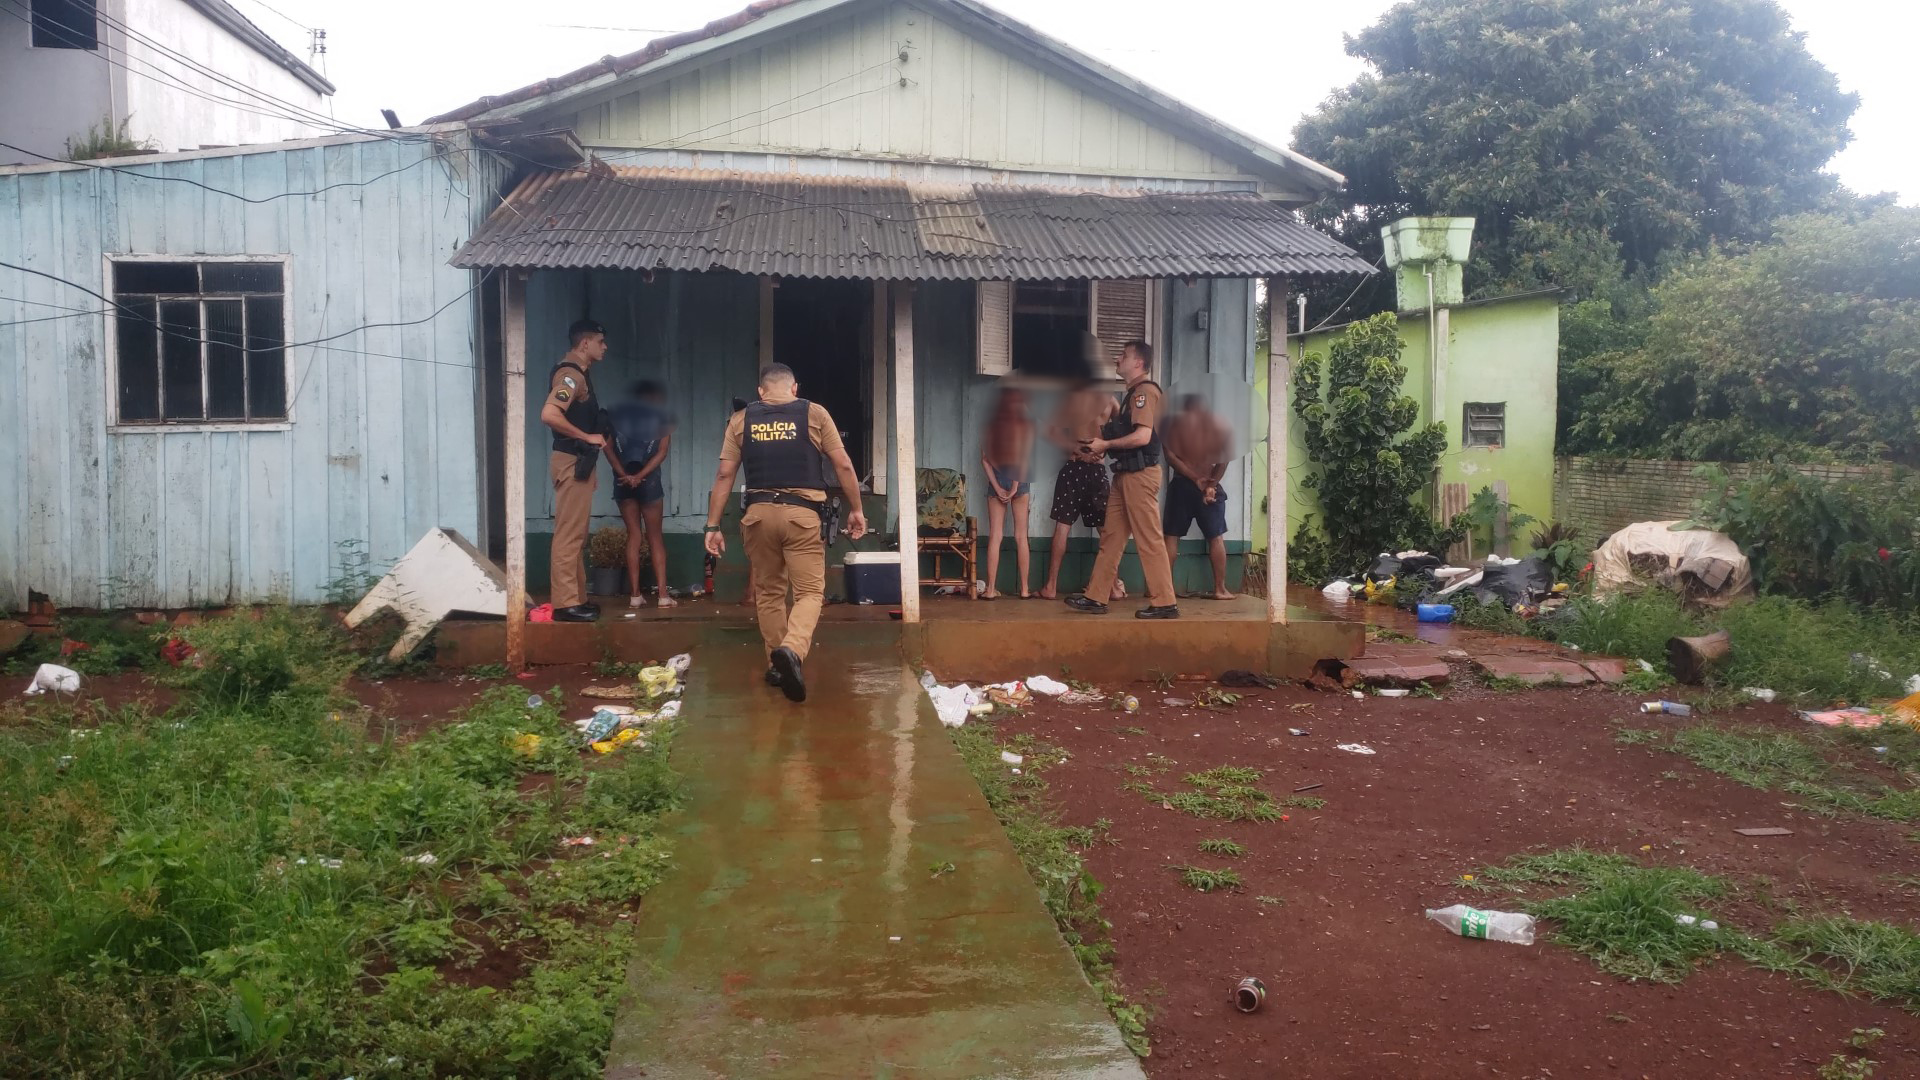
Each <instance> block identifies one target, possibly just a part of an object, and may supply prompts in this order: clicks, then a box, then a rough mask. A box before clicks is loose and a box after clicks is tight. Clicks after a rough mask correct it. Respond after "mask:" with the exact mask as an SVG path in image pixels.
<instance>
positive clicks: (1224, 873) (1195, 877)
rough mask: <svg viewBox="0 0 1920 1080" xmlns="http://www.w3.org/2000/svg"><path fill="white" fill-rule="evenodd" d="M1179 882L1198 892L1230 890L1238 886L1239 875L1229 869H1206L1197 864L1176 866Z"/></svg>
mask: <svg viewBox="0 0 1920 1080" xmlns="http://www.w3.org/2000/svg"><path fill="white" fill-rule="evenodd" d="M1172 869H1175V870H1178V871H1180V882H1181V884H1183V885H1185V886H1186V887H1187V888H1189V889H1197V890H1199V891H1200V892H1231V891H1233V890H1235V889H1238V888H1239V887H1240V875H1239V874H1236V873H1234V872H1233V871H1231V870H1208V869H1206V868H1204V867H1199V866H1176V867H1173V868H1172Z"/></svg>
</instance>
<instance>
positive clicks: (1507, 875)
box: [1481, 848, 1731, 982]
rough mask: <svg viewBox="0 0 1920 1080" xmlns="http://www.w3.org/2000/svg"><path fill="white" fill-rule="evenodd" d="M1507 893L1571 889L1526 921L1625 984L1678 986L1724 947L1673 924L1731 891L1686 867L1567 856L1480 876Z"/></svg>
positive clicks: (1715, 936) (1709, 934) (1516, 863)
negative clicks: (1550, 926)
mask: <svg viewBox="0 0 1920 1080" xmlns="http://www.w3.org/2000/svg"><path fill="white" fill-rule="evenodd" d="M1481 877H1482V878H1483V879H1484V880H1486V881H1487V882H1492V883H1498V884H1505V885H1519V886H1527V885H1549V886H1570V887H1571V888H1572V891H1571V892H1566V893H1563V894H1560V895H1555V896H1551V897H1547V898H1544V899H1533V900H1528V901H1526V902H1525V903H1524V905H1523V906H1524V907H1525V909H1526V911H1527V912H1528V913H1529V914H1532V915H1534V916H1537V917H1539V918H1543V919H1552V920H1554V922H1555V923H1556V924H1557V927H1556V929H1555V930H1554V932H1553V937H1552V940H1553V941H1555V942H1556V943H1558V944H1562V945H1566V946H1568V947H1569V948H1572V949H1574V950H1576V951H1577V952H1580V953H1582V954H1584V955H1586V956H1588V957H1590V958H1592V960H1593V961H1594V963H1595V964H1597V965H1599V967H1600V969H1601V970H1602V971H1606V972H1608V973H1610V974H1613V975H1617V976H1619V977H1621V978H1623V979H1631V980H1640V979H1646V980H1649V981H1652V982H1679V981H1680V980H1681V979H1683V978H1685V977H1686V976H1687V975H1688V974H1690V973H1691V972H1692V971H1693V970H1694V968H1695V967H1696V966H1698V965H1700V964H1702V963H1705V962H1707V961H1708V960H1710V959H1711V958H1713V957H1714V956H1716V955H1718V954H1719V953H1720V952H1722V951H1723V950H1725V949H1726V948H1728V947H1729V944H1730V940H1731V939H1730V938H1729V936H1727V935H1726V934H1725V932H1724V931H1711V930H1703V929H1701V928H1700V927H1698V926H1687V925H1683V924H1681V923H1678V922H1676V921H1675V920H1674V916H1675V915H1681V914H1693V915H1699V914H1701V913H1702V911H1703V906H1702V905H1704V904H1706V903H1708V902H1709V901H1714V900H1718V899H1721V898H1722V897H1724V896H1725V895H1726V894H1727V893H1728V892H1729V891H1730V886H1729V885H1728V883H1727V882H1726V881H1724V880H1722V879H1720V878H1716V877H1710V876H1708V875H1705V874H1701V873H1699V872H1697V871H1694V870H1690V869H1688V868H1686V867H1673V866H1642V865H1640V864H1639V863H1636V862H1634V861H1633V860H1632V859H1629V858H1627V857H1626V856H1624V855H1609V854H1603V853H1600V852H1594V851H1588V850H1586V849H1584V848H1568V849H1565V850H1562V851H1554V852H1548V853H1546V854H1542V855H1521V856H1517V857H1515V858H1513V859H1510V860H1508V861H1507V862H1506V863H1505V864H1503V865H1501V866H1491V867H1488V868H1486V869H1485V870H1483V871H1482V872H1481Z"/></svg>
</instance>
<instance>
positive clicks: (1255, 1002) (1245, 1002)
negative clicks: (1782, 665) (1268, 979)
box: [1233, 975, 1267, 1013]
mask: <svg viewBox="0 0 1920 1080" xmlns="http://www.w3.org/2000/svg"><path fill="white" fill-rule="evenodd" d="M1266 1003H1267V984H1266V983H1263V982H1261V981H1260V980H1259V979H1256V978H1254V977H1253V976H1251V975H1249V976H1247V977H1246V978H1244V979H1241V980H1240V982H1239V984H1238V985H1236V986H1235V987H1234V988H1233V1007H1234V1008H1236V1009H1239V1010H1240V1011H1241V1012H1243V1013H1253V1012H1259V1011H1260V1006H1262V1005H1265V1004H1266Z"/></svg>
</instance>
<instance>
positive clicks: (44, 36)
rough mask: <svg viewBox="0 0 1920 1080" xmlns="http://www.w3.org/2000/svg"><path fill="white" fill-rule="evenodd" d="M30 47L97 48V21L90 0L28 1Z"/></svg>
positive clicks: (98, 36)
mask: <svg viewBox="0 0 1920 1080" xmlns="http://www.w3.org/2000/svg"><path fill="white" fill-rule="evenodd" d="M32 3H33V9H32V10H33V47H34V48H36V49H97V48H99V47H100V22H99V17H98V14H97V12H95V10H94V0H32Z"/></svg>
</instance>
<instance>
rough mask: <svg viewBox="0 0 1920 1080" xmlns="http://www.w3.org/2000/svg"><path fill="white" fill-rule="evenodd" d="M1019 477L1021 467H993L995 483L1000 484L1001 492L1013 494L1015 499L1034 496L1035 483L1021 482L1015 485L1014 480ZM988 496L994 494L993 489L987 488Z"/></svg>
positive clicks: (1029, 481)
mask: <svg viewBox="0 0 1920 1080" xmlns="http://www.w3.org/2000/svg"><path fill="white" fill-rule="evenodd" d="M1019 475H1020V467H1019V466H1018V465H995V466H993V482H994V483H996V484H999V485H1000V487H1001V490H1003V491H1011V492H1013V497H1014V498H1016V499H1020V498H1025V497H1026V496H1028V495H1031V494H1033V482H1032V481H1031V480H1021V481H1020V482H1019V483H1017V484H1016V483H1014V479H1015V478H1016V477H1018V476H1019ZM987 494H989V495H991V494H993V488H992V487H988V488H987Z"/></svg>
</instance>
